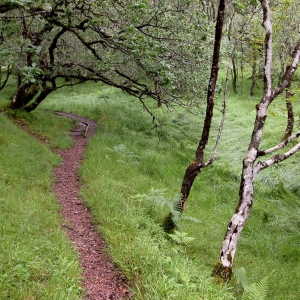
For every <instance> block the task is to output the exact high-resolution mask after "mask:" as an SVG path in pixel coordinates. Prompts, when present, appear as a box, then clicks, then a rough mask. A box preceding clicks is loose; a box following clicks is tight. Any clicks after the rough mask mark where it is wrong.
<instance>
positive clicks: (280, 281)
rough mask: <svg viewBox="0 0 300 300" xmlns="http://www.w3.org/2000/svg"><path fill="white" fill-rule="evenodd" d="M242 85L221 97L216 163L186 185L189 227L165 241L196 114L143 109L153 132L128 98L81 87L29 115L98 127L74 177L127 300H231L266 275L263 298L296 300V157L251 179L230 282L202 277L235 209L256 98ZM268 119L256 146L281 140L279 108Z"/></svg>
mask: <svg viewBox="0 0 300 300" xmlns="http://www.w3.org/2000/svg"><path fill="white" fill-rule="evenodd" d="M245 78H246V76H245ZM247 84H248V83H247V81H245V82H244V83H243V87H242V86H240V87H239V93H238V94H229V97H228V113H227V121H226V124H225V127H224V134H223V137H222V142H221V146H220V151H219V156H218V159H217V160H216V162H215V163H214V164H213V165H212V166H211V167H209V168H207V169H205V170H203V172H202V173H201V174H200V175H199V177H198V178H197V179H196V181H195V185H194V187H193V190H192V193H191V196H190V199H189V200H188V203H187V208H186V210H185V213H184V215H185V216H190V217H193V218H196V219H197V220H198V222H193V221H190V220H183V221H182V223H181V231H180V232H181V233H178V234H177V236H175V237H173V238H172V237H168V236H166V235H165V234H164V233H163V232H162V230H161V227H160V224H161V223H162V221H163V218H164V216H165V215H166V214H167V213H168V211H169V207H168V203H169V202H172V201H174V198H175V197H176V195H178V193H179V191H180V184H181V179H182V176H183V174H184V171H185V168H186V167H187V165H188V164H189V163H190V162H191V160H192V159H193V157H194V151H195V149H196V146H197V141H198V139H199V135H200V130H199V128H200V125H202V121H203V114H202V112H201V111H199V112H196V115H191V114H187V113H186V112H184V111H177V112H176V116H177V117H175V116H174V115H172V114H170V113H168V112H167V111H165V110H164V109H157V108H155V107H153V111H154V112H155V113H156V114H157V116H158V117H159V118H160V122H161V123H162V124H164V130H163V131H162V130H158V131H156V130H155V128H153V124H152V123H151V121H152V118H151V117H150V116H149V115H148V114H147V113H146V112H145V111H144V110H143V109H142V106H141V105H140V104H139V103H138V100H136V99H134V98H131V97H129V96H127V95H125V94H124V93H122V92H120V91H116V90H112V89H110V88H108V87H105V86H99V85H96V84H93V83H88V84H85V85H83V86H75V87H73V88H72V89H71V88H66V89H64V90H60V91H57V92H55V93H53V94H51V95H50V96H49V99H47V100H46V101H45V103H43V104H42V105H41V107H40V108H39V110H38V111H37V112H36V114H38V115H40V116H42V114H43V113H44V112H43V110H48V109H50V110H65V111H70V112H73V113H77V114H79V115H84V116H87V117H90V118H92V119H94V120H96V121H97V122H98V123H99V129H98V132H97V134H96V136H95V137H94V138H93V140H92V141H91V142H90V144H89V146H88V149H87V152H86V155H85V160H84V163H83V165H82V167H81V170H80V172H81V177H82V181H83V183H84V188H83V190H82V195H83V197H84V199H85V201H86V203H87V204H88V206H89V207H90V208H91V212H92V214H93V216H94V219H95V222H96V223H97V224H98V228H99V230H100V231H101V232H102V233H103V236H104V237H105V239H106V240H107V242H108V248H109V249H108V251H109V253H110V254H111V255H112V256H113V260H114V262H115V263H116V265H117V266H118V267H120V268H121V269H122V270H123V272H124V273H125V275H126V276H127V277H128V278H129V279H130V280H131V281H132V290H133V292H134V299H230V298H231V297H232V296H231V294H229V293H228V292H230V293H233V294H234V295H235V296H236V297H240V294H241V291H242V284H244V285H245V284H246V282H248V284H250V283H253V282H258V281H260V280H262V279H263V278H265V277H266V276H268V284H269V287H268V296H267V299H298V295H299V294H300V288H299V285H298V282H299V279H300V275H299V274H300V272H299V271H300V270H299V269H300V267H299V257H300V256H299V254H300V253H299V246H300V234H299V226H300V223H299V212H300V202H299V196H300V193H299V191H300V190H299V184H298V178H297V167H298V164H297V160H298V159H299V155H297V156H295V157H293V158H291V159H290V160H288V161H287V162H286V163H284V164H281V165H280V166H275V167H273V168H271V169H269V170H265V171H263V172H262V174H261V175H260V176H259V178H258V180H257V182H256V185H255V197H254V206H253V210H252V213H251V216H250V218H249V220H248V222H247V224H246V227H245V229H244V231H243V233H242V237H241V239H240V242H239V246H238V251H237V255H236V261H235V274H236V276H235V277H234V278H233V281H232V284H231V285H229V286H226V287H222V286H218V285H216V284H215V283H213V282H212V281H211V279H210V273H211V270H212V266H213V265H214V263H215V261H216V260H217V258H218V254H219V250H220V247H221V242H222V238H223V236H224V233H225V230H226V226H227V223H228V222H229V220H230V217H231V216H232V214H233V212H234V209H235V207H236V205H237V201H238V188H239V178H240V172H241V160H242V158H243V156H244V154H245V151H246V149H247V146H248V142H249V137H250V134H251V129H252V125H253V121H254V114H255V111H254V107H255V104H256V103H257V100H258V99H259V92H258V91H257V95H256V96H255V97H254V98H250V97H249V96H248V87H247ZM295 104H296V103H295ZM150 105H151V104H150ZM218 105H220V101H218ZM295 108H296V109H297V107H295ZM296 113H298V111H297V110H296ZM271 116H272V118H268V119H267V128H266V131H265V136H266V137H268V138H269V141H268V142H264V144H263V148H264V147H268V146H269V145H271V142H273V141H276V140H278V139H280V137H281V134H282V133H281V132H280V131H279V129H280V128H279V127H280V125H282V126H284V124H285V119H286V118H285V111H284V104H283V105H275V106H273V107H272V111H271ZM218 117H219V116H218V115H216V118H217V119H218ZM39 123H40V122H39ZM48 127H51V126H50V125H49V126H47V128H48ZM215 127H216V126H215ZM214 129H215V128H214ZM42 130H43V131H45V130H46V129H45V128H44V129H42ZM47 130H48V129H47ZM215 134H216V131H214V132H212V136H214V135H215ZM212 145H213V143H212V144H211V145H209V147H208V150H209V149H210V148H211V147H212ZM187 237H193V238H194V240H190V239H188V238H187ZM174 239H175V240H176V241H177V243H175V242H174ZM70 299H76V298H70Z"/></svg>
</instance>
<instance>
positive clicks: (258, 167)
mask: <svg viewBox="0 0 300 300" xmlns="http://www.w3.org/2000/svg"><path fill="white" fill-rule="evenodd" d="M299 134H300V133H299ZM299 134H298V136H299ZM299 150H300V143H298V144H297V145H296V146H294V147H293V148H292V149H290V150H289V151H287V152H285V153H283V154H276V155H274V156H273V157H271V158H270V159H268V160H266V161H264V162H261V161H259V162H257V164H256V166H255V168H254V171H253V177H255V176H256V175H257V174H258V172H259V171H261V170H263V169H266V168H268V167H270V166H272V165H274V164H278V163H280V162H282V161H284V160H286V159H287V158H289V157H291V156H292V155H294V154H295V153H296V152H298V151H299Z"/></svg>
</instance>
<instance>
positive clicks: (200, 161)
mask: <svg viewBox="0 0 300 300" xmlns="http://www.w3.org/2000/svg"><path fill="white" fill-rule="evenodd" d="M225 3H226V0H220V2H219V7H218V16H217V22H216V30H215V42H214V52H213V59H212V67H211V74H210V80H209V84H208V91H207V102H206V115H205V120H204V125H203V129H202V135H201V139H200V141H199V145H198V147H197V150H196V154H195V159H194V161H193V162H192V163H191V164H190V165H189V166H188V167H187V169H186V171H185V174H184V177H183V180H182V185H181V198H180V200H179V201H178V203H176V204H175V209H176V210H177V211H179V213H180V214H182V212H183V211H184V206H185V203H186V201H187V199H188V196H189V194H190V191H191V188H192V186H193V183H194V180H195V178H196V177H197V175H198V174H199V173H200V171H201V169H202V168H203V167H205V166H207V165H209V164H211V163H212V162H213V160H214V159H215V158H212V159H211V160H210V161H209V162H206V163H205V162H204V150H205V147H206V145H207V143H208V140H209V133H210V128H211V123H212V119H213V110H214V104H215V89H216V82H217V78H218V72H219V58H220V48H221V40H222V31H223V24H224V16H225ZM173 217H174V216H173V214H172V213H170V214H169V215H168V216H167V217H166V219H165V221H164V224H163V226H164V229H165V231H166V232H173V231H174V229H176V227H177V226H176V224H175V223H174V221H173Z"/></svg>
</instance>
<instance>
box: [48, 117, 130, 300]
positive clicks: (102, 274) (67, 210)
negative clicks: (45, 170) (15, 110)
mask: <svg viewBox="0 0 300 300" xmlns="http://www.w3.org/2000/svg"><path fill="white" fill-rule="evenodd" d="M57 114H58V115H61V116H65V117H69V118H72V119H76V120H77V121H79V126H78V127H77V128H75V129H74V130H73V131H72V132H71V135H72V138H73V139H74V146H73V147H72V148H70V149H66V150H57V153H58V154H59V155H60V156H61V157H62V159H63V161H62V163H61V164H60V166H58V167H57V168H56V170H55V177H56V183H55V184H54V186H53V191H54V193H55V194H56V196H57V199H58V201H59V203H60V205H61V207H62V215H63V228H64V229H65V230H66V233H67V235H68V237H69V238H70V239H71V241H72V242H73V243H74V245H75V247H76V249H77V252H78V256H79V260H80V263H81V266H82V269H83V274H82V277H83V286H84V289H85V293H86V297H85V298H84V300H109V299H128V298H129V291H128V289H127V288H126V282H125V278H124V277H122V276H121V275H120V274H119V273H118V272H117V271H116V270H115V269H114V267H113V265H112V263H111V262H110V260H109V258H108V257H107V255H106V253H105V242H104V241H103V239H102V238H101V235H100V234H99V233H97V230H96V228H95V226H94V225H93V222H92V219H91V216H90V214H89V210H88V208H87V207H86V206H85V204H84V203H83V201H82V199H81V198H80V195H79V190H80V180H79V177H78V174H77V171H78V168H79V166H80V163H81V162H82V159H83V154H84V150H85V147H86V145H87V142H88V139H89V138H90V137H91V136H92V135H93V134H94V133H95V132H96V130H97V123H95V122H93V121H91V120H89V119H86V118H82V117H79V116H76V115H73V114H69V113H60V112H57Z"/></svg>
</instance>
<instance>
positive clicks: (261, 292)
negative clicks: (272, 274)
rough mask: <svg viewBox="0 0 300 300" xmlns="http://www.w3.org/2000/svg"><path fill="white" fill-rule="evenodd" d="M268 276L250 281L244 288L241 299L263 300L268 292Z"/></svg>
mask: <svg viewBox="0 0 300 300" xmlns="http://www.w3.org/2000/svg"><path fill="white" fill-rule="evenodd" d="M268 279H269V278H268V276H266V277H264V278H263V279H262V280H261V281H259V282H255V283H252V284H250V285H248V286H247V287H246V288H245V291H244V293H243V296H242V298H241V300H265V299H268V298H267V294H268Z"/></svg>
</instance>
